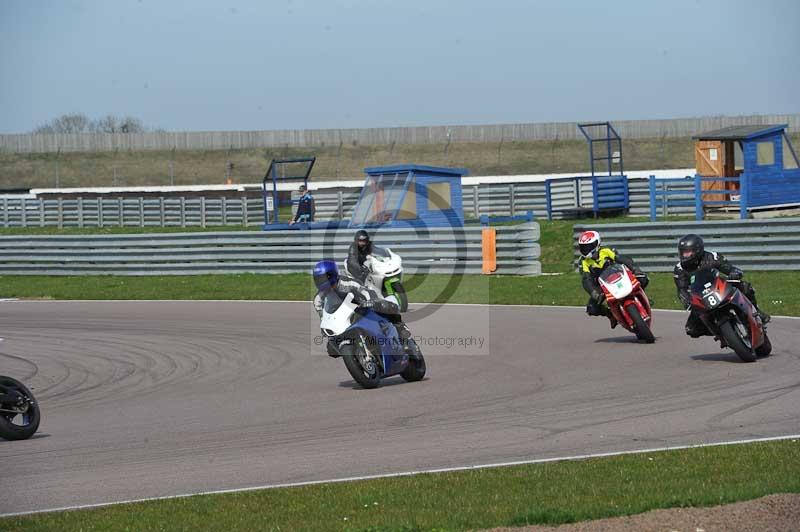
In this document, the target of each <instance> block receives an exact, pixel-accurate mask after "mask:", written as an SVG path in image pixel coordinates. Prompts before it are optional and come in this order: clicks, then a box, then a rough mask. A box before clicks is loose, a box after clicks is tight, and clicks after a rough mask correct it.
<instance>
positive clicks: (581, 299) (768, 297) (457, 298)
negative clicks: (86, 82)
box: [0, 272, 800, 316]
mask: <svg viewBox="0 0 800 532" xmlns="http://www.w3.org/2000/svg"><path fill="white" fill-rule="evenodd" d="M650 277H651V283H650V286H648V287H647V293H648V295H649V296H650V297H651V298H652V299H653V301H654V306H655V307H656V308H662V309H679V308H681V307H680V305H679V303H678V300H677V297H676V294H675V286H674V284H673V281H672V274H668V273H655V274H651V276H650ZM747 279H748V280H750V281H751V282H752V283H753V284H754V286H755V287H756V289H757V290H758V298H759V304H760V306H761V307H762V308H763V309H764V310H766V311H767V312H769V313H770V314H777V315H790V316H798V315H800V275H797V273H795V272H754V273H751V274H748V276H747ZM456 281H457V282H454V280H453V278H452V277H451V276H449V275H428V276H424V277H423V276H419V275H409V276H408V277H407V278H406V283H405V284H406V287H407V288H408V290H409V299H410V301H411V302H412V303H430V302H436V303H479V304H510V305H578V306H580V305H585V304H586V299H587V296H586V293H585V292H584V291H583V288H581V285H580V277H579V276H578V274H576V273H570V274H564V275H548V276H541V277H505V276H504V277H500V276H498V277H490V278H486V277H482V276H477V275H470V276H464V277H462V278H461V279H457V280H456ZM0 294H2V296H3V297H18V298H33V299H76V300H81V299H83V300H85V299H132V300H136V299H139V300H141V299H194V300H197V299H241V300H262V299H265V300H270V299H272V300H310V299H311V298H312V297H313V296H314V287H313V285H312V283H311V277H310V276H309V275H305V274H287V275H257V274H242V275H187V276H152V277H122V276H75V277H57V276H25V275H21V276H3V277H2V278H0Z"/></svg>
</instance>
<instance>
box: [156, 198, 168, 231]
mask: <svg viewBox="0 0 800 532" xmlns="http://www.w3.org/2000/svg"><path fill="white" fill-rule="evenodd" d="M164 209H165V207H164V196H159V197H158V210H159V214H160V215H161V227H164V226H165V225H166V219H167V214H166V212H164Z"/></svg>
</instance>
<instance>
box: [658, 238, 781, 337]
mask: <svg viewBox="0 0 800 532" xmlns="http://www.w3.org/2000/svg"><path fill="white" fill-rule="evenodd" d="M678 257H679V261H678V264H676V265H675V270H674V271H673V277H674V278H675V286H676V287H677V289H678V299H680V300H681V303H683V305H684V307H686V308H687V309H690V308H691V303H690V302H691V296H690V295H689V287H690V285H691V278H692V274H693V273H694V272H696V271H698V270H707V269H715V270H719V271H720V272H722V273H723V274H725V276H726V277H727V278H728V280H730V281H737V282H739V284H740V290H741V291H742V293H743V294H744V295H745V297H747V299H749V300H750V302H751V303H753V306H755V307H756V310H757V311H758V313H759V314H760V315H761V321H762V322H763V323H767V322H768V321H769V319H770V316H769V314H767V313H766V312H764V311H762V310H761V309H759V308H758V304H757V303H756V291H755V289H754V288H753V285H751V284H750V283H748V282H747V281H744V280H742V276H743V275H744V272H742V270H740V269H739V268H737V267H736V266H734V265H733V264H731V263H730V262H728V260H727V259H726V258H725V257H723V256H722V255H721V254H719V253H716V252H714V251H706V249H705V244H704V243H703V239H702V238H701V237H700V236H699V235H695V234H689V235H686V236H684V237H683V238H681V239H680V241H679V242H678ZM686 334H688V335H689V336H691V337H692V338H697V337H699V336H703V335H706V334H708V329H707V328H706V326H705V325H703V322H702V321H700V318H699V317H698V316H697V315H696V314H695V313H694V311H692V312H691V313H690V314H689V319H687V320H686Z"/></svg>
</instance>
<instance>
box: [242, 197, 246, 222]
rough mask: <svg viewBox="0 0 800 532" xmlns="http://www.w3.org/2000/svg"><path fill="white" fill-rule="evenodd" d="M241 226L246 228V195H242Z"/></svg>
mask: <svg viewBox="0 0 800 532" xmlns="http://www.w3.org/2000/svg"><path fill="white" fill-rule="evenodd" d="M242 225H243V226H245V227H247V194H242Z"/></svg>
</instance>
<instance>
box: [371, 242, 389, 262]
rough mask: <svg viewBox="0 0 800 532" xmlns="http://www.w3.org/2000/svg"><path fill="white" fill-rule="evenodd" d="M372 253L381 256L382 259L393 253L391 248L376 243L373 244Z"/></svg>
mask: <svg viewBox="0 0 800 532" xmlns="http://www.w3.org/2000/svg"><path fill="white" fill-rule="evenodd" d="M371 254H372V255H375V256H376V257H380V258H382V259H388V258H389V257H391V255H389V250H388V249H386V248H382V247H380V246H376V245H374V244H373V245H372V253H371Z"/></svg>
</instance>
